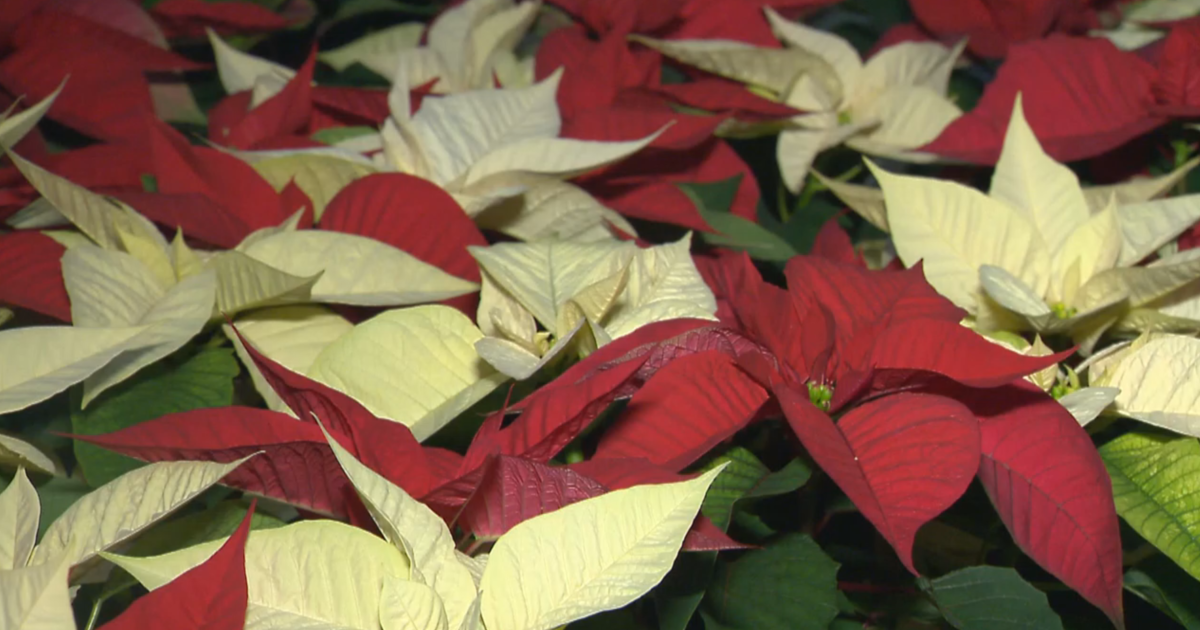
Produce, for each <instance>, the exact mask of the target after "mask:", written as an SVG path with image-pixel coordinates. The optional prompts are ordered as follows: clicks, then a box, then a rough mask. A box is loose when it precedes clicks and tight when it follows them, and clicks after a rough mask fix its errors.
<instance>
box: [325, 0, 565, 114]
mask: <svg viewBox="0 0 1200 630" xmlns="http://www.w3.org/2000/svg"><path fill="white" fill-rule="evenodd" d="M540 7H541V2H538V1H536V0H535V1H527V2H513V0H468V1H467V2H463V3H462V4H459V5H458V6H455V7H452V8H450V9H447V10H446V11H444V12H442V13H441V14H439V15H438V17H437V18H435V19H434V20H433V22H431V23H430V24H429V25H428V27H426V25H425V24H422V23H418V22H407V23H404V24H399V25H396V26H393V27H390V28H386V29H382V30H379V31H376V32H374V33H371V34H369V35H367V36H365V37H363V38H362V39H358V40H355V41H353V42H351V43H349V44H346V45H345V46H343V47H341V48H338V49H336V50H331V51H328V52H325V53H322V54H321V55H320V58H321V60H323V61H326V62H328V63H329V64H330V65H332V66H333V67H334V68H337V69H338V70H343V69H345V68H347V67H349V66H350V65H351V64H354V63H361V64H362V65H364V66H366V67H367V68H369V69H371V70H373V71H374V72H375V73H377V74H379V75H380V76H382V77H387V78H389V79H390V78H392V77H404V78H405V79H406V84H405V85H404V87H405V88H415V87H418V86H421V85H425V84H427V83H429V82H431V81H436V83H434V85H433V90H434V92H436V93H441V94H451V93H455V92H465V91H468V90H486V89H489V88H491V87H493V85H494V84H495V83H496V82H499V84H500V85H501V86H503V87H506V88H513V87H525V86H528V85H529V84H531V83H532V82H533V58H532V57H519V56H518V55H517V54H516V52H515V49H516V47H517V44H518V43H520V41H521V38H522V37H523V36H524V35H525V32H526V31H527V30H528V29H529V26H530V25H531V24H532V23H533V21H534V19H535V18H536V17H537V13H538V9H539V8H540ZM422 39H424V40H425V45H423V46H422V45H421V41H422Z"/></svg>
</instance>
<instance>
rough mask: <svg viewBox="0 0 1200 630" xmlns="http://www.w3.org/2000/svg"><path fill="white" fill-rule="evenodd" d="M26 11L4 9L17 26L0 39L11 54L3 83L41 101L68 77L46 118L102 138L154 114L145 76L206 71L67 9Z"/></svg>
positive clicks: (130, 129)
mask: <svg viewBox="0 0 1200 630" xmlns="http://www.w3.org/2000/svg"><path fill="white" fill-rule="evenodd" d="M26 9H28V7H23V6H22V5H21V4H19V3H17V4H8V3H6V4H5V7H4V8H3V9H0V12H3V13H5V14H7V15H5V16H4V17H3V18H0V21H4V22H7V21H9V20H14V24H15V23H17V22H19V25H20V28H18V29H15V30H14V31H12V35H11V39H8V40H7V41H0V44H4V45H7V47H8V48H10V49H11V51H12V52H11V54H9V55H8V56H7V57H5V58H4V59H3V60H0V85H2V86H3V87H4V88H5V89H7V90H8V91H9V92H10V93H12V94H22V95H25V97H26V98H28V99H31V100H40V99H42V98H45V97H46V96H48V95H49V94H50V93H51V92H53V91H54V90H55V89H56V88H57V87H58V86H59V84H60V83H62V81H63V79H64V78H66V77H67V76H68V75H69V76H70V77H71V81H69V82H68V85H67V86H66V87H65V88H64V90H63V92H62V93H61V94H60V95H59V97H58V99H57V100H56V101H55V103H54V106H53V107H52V108H51V109H50V112H49V116H50V117H51V118H53V119H56V120H58V121H60V122H62V123H64V124H67V125H69V126H71V127H74V128H76V129H78V130H79V131H82V132H84V133H86V134H88V135H91V136H94V137H97V138H102V139H116V138H122V137H127V136H129V135H131V134H135V133H137V132H138V130H139V121H140V119H141V118H142V117H144V116H153V115H154V102H153V99H152V97H151V93H150V83H149V81H148V80H147V78H146V75H145V73H147V72H166V71H175V70H193V69H198V68H203V67H206V65H205V64H198V63H195V62H193V61H190V60H188V59H186V58H184V57H180V56H178V55H176V54H174V53H172V52H170V51H169V50H166V49H165V47H164V46H163V45H162V42H161V41H158V40H159V38H153V37H152V39H149V40H147V39H144V38H143V37H142V36H141V35H134V34H130V32H128V31H126V30H123V29H121V28H114V27H112V26H109V25H107V24H105V23H101V22H98V21H93V20H92V19H89V17H88V15H87V14H86V13H84V12H79V11H75V10H73V9H71V8H70V7H64V8H63V10H59V9H56V8H55V3H44V4H43V5H42V6H40V7H37V8H36V9H33V10H26ZM10 11H11V12H12V13H9V12H10ZM16 16H19V17H16ZM151 26H152V25H151ZM126 28H128V27H127V26H126ZM135 32H138V31H135Z"/></svg>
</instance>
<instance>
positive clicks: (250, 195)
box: [110, 120, 312, 248]
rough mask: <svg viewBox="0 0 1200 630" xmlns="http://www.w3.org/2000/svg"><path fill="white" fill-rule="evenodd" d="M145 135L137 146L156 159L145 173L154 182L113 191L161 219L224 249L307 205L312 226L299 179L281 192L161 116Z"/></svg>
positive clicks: (307, 221) (246, 166)
mask: <svg viewBox="0 0 1200 630" xmlns="http://www.w3.org/2000/svg"><path fill="white" fill-rule="evenodd" d="M139 136H140V141H139V142H138V143H137V144H136V145H135V146H137V147H138V148H140V149H141V150H143V151H145V152H146V155H147V156H148V157H149V158H150V162H149V164H148V165H147V170H146V171H144V173H145V174H146V175H149V176H150V177H151V178H152V181H153V187H152V189H151V190H143V189H142V187H140V186H139V188H138V189H134V190H128V189H126V190H118V191H113V192H111V193H110V194H112V196H114V197H117V198H118V199H120V200H122V201H124V202H126V203H128V204H129V205H130V206H132V207H133V208H135V209H136V210H137V211H138V212H140V213H141V214H143V215H145V216H146V218H148V219H150V220H152V221H154V222H155V223H158V224H159V225H162V226H165V227H167V228H168V229H170V230H174V229H177V228H178V229H182V230H183V233H184V235H185V236H187V237H189V238H194V239H198V240H200V241H203V242H205V243H208V244H210V245H215V246H217V247H224V248H233V247H235V246H237V244H238V243H240V242H241V241H242V239H244V238H245V237H246V236H247V235H249V234H250V233H251V232H253V231H254V230H257V229H260V228H264V227H271V226H276V225H279V224H281V223H283V221H284V220H285V219H287V218H288V217H289V216H291V215H292V214H294V213H295V212H296V211H298V210H300V209H306V212H305V214H304V217H303V218H302V220H301V226H302V227H307V226H311V225H312V202H311V201H310V200H309V199H308V197H307V196H306V195H305V194H304V193H303V192H302V191H301V190H300V189H299V188H298V187H296V186H295V185H294V184H290V185H288V186H287V187H285V188H284V189H283V190H282V191H281V192H276V191H275V189H274V188H272V187H271V185H270V184H269V183H268V182H267V181H266V180H265V179H263V178H262V176H260V175H259V174H258V173H257V172H256V171H255V170H254V168H253V167H251V166H250V165H249V164H247V163H245V162H243V161H242V160H241V159H239V158H237V157H235V156H233V155H230V154H228V153H223V152H221V151H219V150H217V149H213V148H210V147H201V146H195V145H192V144H190V143H189V142H188V141H187V139H186V138H184V137H183V135H182V134H180V133H179V132H178V131H175V130H174V129H173V128H171V127H170V126H169V125H167V124H165V123H162V122H160V121H158V120H147V121H143V122H142V130H141V133H140V134H139Z"/></svg>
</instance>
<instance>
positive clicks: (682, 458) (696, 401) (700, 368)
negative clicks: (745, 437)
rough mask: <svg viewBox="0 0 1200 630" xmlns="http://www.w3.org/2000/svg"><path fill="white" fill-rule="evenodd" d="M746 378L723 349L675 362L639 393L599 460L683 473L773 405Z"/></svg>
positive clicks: (600, 451) (598, 452) (602, 446)
mask: <svg viewBox="0 0 1200 630" xmlns="http://www.w3.org/2000/svg"><path fill="white" fill-rule="evenodd" d="M741 377H742V374H741V371H740V370H739V369H738V367H737V366H736V365H735V364H734V361H733V359H732V358H731V357H730V356H729V355H727V354H725V353H723V352H719V351H708V352H701V353H698V354H693V355H691V356H686V357H683V358H680V359H677V360H675V361H672V362H671V363H670V364H669V365H667V366H666V367H664V368H663V369H661V370H659V371H658V373H657V374H656V375H655V376H654V378H652V379H650V381H649V382H648V383H646V385H645V387H642V388H641V389H640V390H639V391H638V392H637V393H636V394H634V395H633V398H632V399H631V400H630V401H629V404H628V405H627V406H626V408H625V412H624V413H623V414H622V415H621V418H620V420H618V421H617V423H616V424H614V425H613V426H612V427H611V428H610V429H609V430H608V431H606V432H605V433H604V438H603V439H602V440H601V441H600V445H599V446H597V447H596V454H595V455H594V456H593V459H595V460H604V459H614V458H627V457H630V458H632V457H642V458H645V459H646V460H648V461H650V462H652V463H654V464H658V465H660V466H662V467H663V468H666V469H668V470H683V468H685V467H686V466H687V465H689V464H691V463H692V462H694V461H696V460H697V459H699V458H700V457H701V456H702V455H704V454H705V453H707V452H708V451H709V450H710V449H712V447H714V446H716V445H717V444H719V443H720V442H722V441H724V440H725V439H727V438H729V437H730V436H732V435H733V434H734V433H736V432H737V431H738V430H740V429H741V428H742V427H743V426H745V420H746V419H747V418H751V417H753V416H754V414H755V413H756V412H757V411H758V410H759V408H761V407H762V406H763V405H764V404H765V403H766V402H767V398H768V394H767V392H766V390H764V389H763V388H762V387H760V386H759V385H758V384H756V383H754V382H753V381H750V380H747V379H745V378H741Z"/></svg>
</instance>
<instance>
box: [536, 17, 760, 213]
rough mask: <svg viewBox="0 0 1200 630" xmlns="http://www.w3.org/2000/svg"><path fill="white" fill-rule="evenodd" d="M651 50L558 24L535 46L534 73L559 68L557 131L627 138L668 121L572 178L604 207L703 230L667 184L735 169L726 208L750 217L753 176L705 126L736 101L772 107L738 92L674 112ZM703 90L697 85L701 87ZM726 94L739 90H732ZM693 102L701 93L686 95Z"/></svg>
mask: <svg viewBox="0 0 1200 630" xmlns="http://www.w3.org/2000/svg"><path fill="white" fill-rule="evenodd" d="M660 63H661V59H660V58H659V55H658V53H656V52H653V51H650V50H646V49H639V50H636V51H634V50H631V49H630V48H629V46H628V44H627V42H626V41H625V38H624V36H623V35H622V34H620V33H619V32H612V33H609V34H607V35H606V36H605V37H604V38H603V39H602V40H600V41H599V42H595V41H592V40H590V39H589V38H588V37H587V34H586V33H585V31H584V30H583V28H581V27H572V28H563V29H558V30H556V31H554V32H553V33H551V34H550V35H549V36H547V37H546V39H545V41H544V42H543V43H542V46H541V48H540V49H539V51H538V57H537V66H536V73H537V76H538V78H539V79H541V78H545V77H546V76H549V75H550V74H551V73H553V72H554V71H555V70H557V69H558V68H559V67H563V66H565V67H566V72H565V73H564V75H563V82H562V84H561V85H560V86H559V91H558V102H559V106H560V108H561V111H562V113H563V117H564V121H563V135H564V136H566V137H573V138H581V139H586V140H610V141H611V140H631V139H635V138H639V137H645V136H647V135H649V134H651V133H653V132H655V131H657V130H658V129H662V128H663V127H664V126H667V125H670V127H668V128H667V129H666V131H665V132H664V133H663V134H662V135H661V136H659V137H658V138H657V139H656V140H655V141H654V142H653V143H652V144H651V145H650V147H648V148H646V149H644V150H642V151H641V152H639V153H638V154H637V155H636V156H633V157H632V158H630V159H627V160H624V161H623V162H622V163H620V164H618V165H616V166H613V167H610V168H608V169H605V170H602V171H600V172H598V173H593V174H590V175H588V176H586V177H583V178H581V179H580V180H579V183H580V184H581V185H582V186H583V187H584V188H585V189H587V190H588V191H589V192H591V193H592V194H593V195H595V196H596V197H597V198H598V199H600V200H601V201H603V202H604V203H605V204H606V205H608V206H610V207H612V208H613V209H615V210H617V211H618V212H621V213H622V214H625V215H627V216H631V217H636V218H640V219H648V220H653V221H661V222H666V223H674V224H677V225H682V226H685V227H688V228H691V229H696V230H704V231H708V230H710V229H711V228H710V227H709V226H708V224H707V223H706V222H705V221H704V220H703V219H702V218H701V217H700V215H699V213H698V212H697V211H696V208H695V205H694V204H693V202H692V201H691V200H690V199H688V197H687V196H686V195H685V194H684V193H683V192H682V191H681V190H679V188H678V187H676V186H675V183H677V182H715V181H722V180H726V179H729V178H730V177H734V176H738V175H741V176H742V179H741V184H740V186H739V188H738V192H737V195H736V197H735V199H734V203H733V208H732V212H733V213H734V214H737V215H739V216H742V217H744V218H747V219H751V220H753V219H754V216H755V210H756V205H757V203H758V198H759V191H758V186H757V184H756V183H755V179H754V177H753V174H752V173H750V170H749V168H748V167H747V166H746V164H745V163H744V162H742V160H741V159H740V158H739V157H738V156H737V155H736V153H734V151H733V150H732V149H731V148H730V147H729V146H728V145H727V144H726V143H725V142H724V141H722V140H720V139H719V138H715V137H714V136H713V132H714V131H715V130H716V128H717V126H718V125H719V124H721V123H722V122H723V121H724V120H725V119H726V118H727V117H728V116H729V115H731V114H733V113H734V110H735V109H736V108H737V107H738V106H739V105H747V104H748V103H752V102H754V101H761V102H762V103H766V104H767V105H766V106H764V108H767V109H771V108H773V110H775V111H778V110H779V109H780V108H779V107H777V106H774V105H773V104H770V103H769V102H768V101H765V100H764V99H760V98H758V97H756V96H753V95H750V94H749V93H748V92H746V93H745V94H746V95H747V96H746V97H743V98H742V99H741V101H740V102H739V101H734V100H732V99H731V100H730V101H729V103H728V106H727V107H724V108H722V104H721V103H719V102H717V101H716V99H712V98H711V97H712V94H713V93H712V92H711V91H710V92H708V97H709V102H708V103H707V104H708V105H710V106H712V107H710V110H711V111H714V112H715V113H714V114H713V115H706V116H697V115H687V114H681V113H679V112H678V111H676V110H675V109H673V108H672V107H671V105H670V102H671V101H683V100H686V99H687V94H686V93H684V95H683V96H681V97H676V96H674V95H671V94H670V90H666V89H663V88H664V86H661V85H660V84H659V80H658V76H659V72H660ZM701 89H705V88H701ZM734 92H735V93H737V92H745V91H744V90H741V89H740V88H735V89H734ZM693 98H694V99H696V100H697V101H699V100H703V99H704V98H705V95H704V94H700V93H698V92H697V93H694V94H693Z"/></svg>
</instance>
